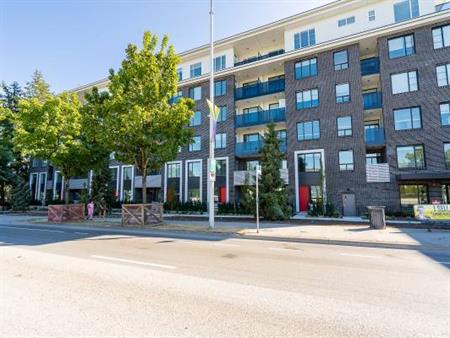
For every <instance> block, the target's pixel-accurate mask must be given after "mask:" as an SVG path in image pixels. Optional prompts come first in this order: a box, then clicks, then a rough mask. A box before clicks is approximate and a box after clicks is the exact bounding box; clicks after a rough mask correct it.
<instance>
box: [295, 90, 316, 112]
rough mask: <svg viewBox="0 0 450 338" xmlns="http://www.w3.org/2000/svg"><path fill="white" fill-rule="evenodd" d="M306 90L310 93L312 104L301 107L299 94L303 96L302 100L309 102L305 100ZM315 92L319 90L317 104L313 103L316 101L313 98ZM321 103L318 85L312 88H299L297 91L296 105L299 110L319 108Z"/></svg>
mask: <svg viewBox="0 0 450 338" xmlns="http://www.w3.org/2000/svg"><path fill="white" fill-rule="evenodd" d="M306 92H309V93H310V96H311V100H310V101H309V102H311V105H309V106H303V107H300V106H299V103H300V102H299V101H298V94H300V93H301V96H302V101H301V102H302V103H303V104H304V102H308V101H304V94H305V93H306ZM313 92H317V103H316V104H313V102H314V100H313ZM319 104H320V98H319V88H318V87H316V88H311V89H304V90H298V91H296V92H295V106H296V108H297V110H302V109H311V108H317V107H318V106H319Z"/></svg>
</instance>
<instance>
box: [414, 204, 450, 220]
mask: <svg viewBox="0 0 450 338" xmlns="http://www.w3.org/2000/svg"><path fill="white" fill-rule="evenodd" d="M414 217H415V218H417V219H420V220H426V219H428V220H450V204H419V205H415V206H414Z"/></svg>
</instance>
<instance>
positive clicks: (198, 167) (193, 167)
mask: <svg viewBox="0 0 450 338" xmlns="http://www.w3.org/2000/svg"><path fill="white" fill-rule="evenodd" d="M187 166H188V170H187V172H188V181H187V185H188V191H187V200H188V201H192V202H199V201H200V200H201V198H200V187H201V184H200V180H201V175H202V163H201V162H200V161H197V162H188V165H187Z"/></svg>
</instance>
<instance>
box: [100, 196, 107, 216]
mask: <svg viewBox="0 0 450 338" xmlns="http://www.w3.org/2000/svg"><path fill="white" fill-rule="evenodd" d="M99 207H100V217H102V218H103V219H105V218H106V212H107V211H108V208H107V207H106V200H105V197H103V196H102V198H100V205H99Z"/></svg>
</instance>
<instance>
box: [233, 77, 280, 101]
mask: <svg viewBox="0 0 450 338" xmlns="http://www.w3.org/2000/svg"><path fill="white" fill-rule="evenodd" d="M282 91H284V78H282V79H276V80H271V81H267V82H259V83H255V84H251V85H248V86H244V87H239V88H236V89H235V92H234V96H235V99H236V100H242V99H248V98H251V97H257V96H262V95H267V94H273V93H278V92H282Z"/></svg>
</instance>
